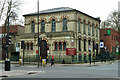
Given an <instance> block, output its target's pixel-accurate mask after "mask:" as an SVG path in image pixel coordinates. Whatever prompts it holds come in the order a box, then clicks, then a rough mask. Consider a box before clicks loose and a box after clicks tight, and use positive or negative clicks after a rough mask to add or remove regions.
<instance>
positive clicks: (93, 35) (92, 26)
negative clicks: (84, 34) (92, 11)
mask: <svg viewBox="0 0 120 80" xmlns="http://www.w3.org/2000/svg"><path fill="white" fill-rule="evenodd" d="M92 35H93V36H94V27H93V25H92Z"/></svg>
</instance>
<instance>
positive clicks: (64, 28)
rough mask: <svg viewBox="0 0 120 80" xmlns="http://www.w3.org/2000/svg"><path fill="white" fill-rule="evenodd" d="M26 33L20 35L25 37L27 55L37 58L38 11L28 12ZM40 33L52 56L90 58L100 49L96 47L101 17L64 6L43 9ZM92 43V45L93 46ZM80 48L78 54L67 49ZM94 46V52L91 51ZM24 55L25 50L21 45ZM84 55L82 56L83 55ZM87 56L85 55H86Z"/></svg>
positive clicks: (74, 58) (22, 38) (79, 59)
mask: <svg viewBox="0 0 120 80" xmlns="http://www.w3.org/2000/svg"><path fill="white" fill-rule="evenodd" d="M23 16H24V17H25V33H24V34H23V35H20V36H19V38H20V41H22V40H23V41H25V44H26V48H25V57H27V56H29V58H30V57H31V56H32V58H33V59H35V58H36V55H38V54H37V53H36V50H38V46H37V33H38V19H37V17H38V14H37V13H32V14H26V15H23ZM39 27H40V28H39V34H40V35H39V37H40V38H41V39H42V40H46V41H47V44H48V45H47V46H48V50H49V51H48V57H49V58H50V56H51V55H54V57H55V58H56V59H57V58H62V59H65V61H66V62H67V61H70V62H72V61H76V60H77V61H81V60H87V59H88V55H89V54H90V53H91V54H96V53H99V52H100V48H99V46H98V47H97V48H98V50H94V49H93V47H95V44H98V45H99V43H100V35H99V34H100V19H99V18H94V17H92V16H89V15H87V14H85V13H83V12H80V11H78V10H76V9H72V8H68V7H61V8H54V9H48V10H44V11H41V12H40V13H39ZM89 45H91V47H90V48H89ZM67 48H73V49H76V53H77V54H75V55H66V49H67ZM89 49H91V52H90V51H89ZM20 55H21V57H22V55H23V50H22V49H20ZM81 56H82V57H81ZM83 56H85V57H83Z"/></svg>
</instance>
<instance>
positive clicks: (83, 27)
mask: <svg viewBox="0 0 120 80" xmlns="http://www.w3.org/2000/svg"><path fill="white" fill-rule="evenodd" d="M83 33H84V34H85V23H83Z"/></svg>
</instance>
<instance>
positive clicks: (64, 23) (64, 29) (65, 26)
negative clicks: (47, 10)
mask: <svg viewBox="0 0 120 80" xmlns="http://www.w3.org/2000/svg"><path fill="white" fill-rule="evenodd" d="M63 31H67V18H64V19H63Z"/></svg>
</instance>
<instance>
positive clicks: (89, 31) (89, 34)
mask: <svg viewBox="0 0 120 80" xmlns="http://www.w3.org/2000/svg"><path fill="white" fill-rule="evenodd" d="M88 35H90V25H88Z"/></svg>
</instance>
